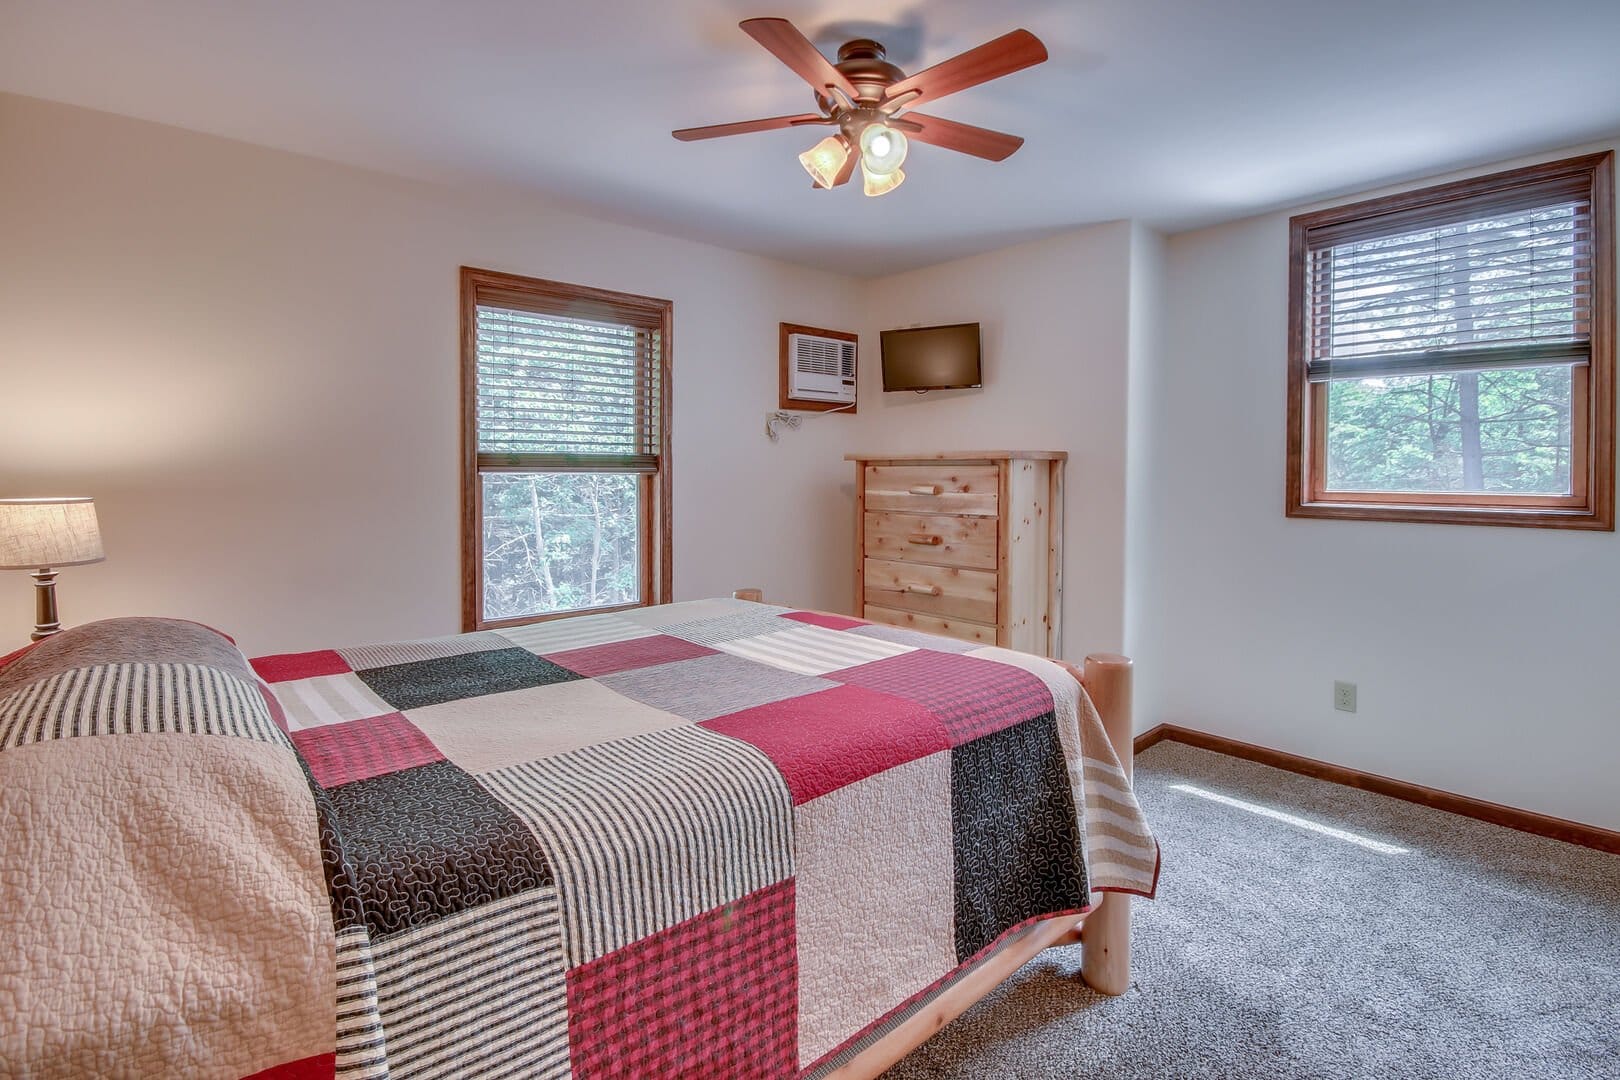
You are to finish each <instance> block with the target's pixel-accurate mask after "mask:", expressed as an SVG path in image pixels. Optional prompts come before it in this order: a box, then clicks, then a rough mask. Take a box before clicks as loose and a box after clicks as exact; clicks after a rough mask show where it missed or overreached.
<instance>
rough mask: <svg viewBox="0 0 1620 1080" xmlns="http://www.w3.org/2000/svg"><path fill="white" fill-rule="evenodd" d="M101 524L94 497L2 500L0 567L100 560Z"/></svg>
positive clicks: (28, 567)
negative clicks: (99, 523) (98, 522)
mask: <svg viewBox="0 0 1620 1080" xmlns="http://www.w3.org/2000/svg"><path fill="white" fill-rule="evenodd" d="M106 557H107V556H106V553H105V552H103V551H102V550H101V527H100V526H99V525H97V524H96V504H95V502H94V501H92V500H90V499H0V570H39V569H42V568H44V567H54V566H80V565H83V564H84V563H93V562H100V561H101V560H102V559H105V558H106Z"/></svg>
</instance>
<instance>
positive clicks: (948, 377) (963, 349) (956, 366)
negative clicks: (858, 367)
mask: <svg viewBox="0 0 1620 1080" xmlns="http://www.w3.org/2000/svg"><path fill="white" fill-rule="evenodd" d="M881 338H882V347H883V389H884V390H960V389H962V388H964V387H969V386H981V385H983V384H982V383H981V382H980V380H979V324H978V323H976V322H975V323H957V324H955V325H954V326H919V327H915V328H913V329H910V330H885V331H883V333H882V335H881Z"/></svg>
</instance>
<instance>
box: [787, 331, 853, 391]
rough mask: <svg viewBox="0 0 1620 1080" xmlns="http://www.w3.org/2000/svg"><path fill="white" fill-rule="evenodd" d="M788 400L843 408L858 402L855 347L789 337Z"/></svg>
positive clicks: (827, 339)
mask: <svg viewBox="0 0 1620 1080" xmlns="http://www.w3.org/2000/svg"><path fill="white" fill-rule="evenodd" d="M788 399H789V400H790V401H816V402H829V401H830V402H834V403H836V404H840V405H843V404H847V403H848V402H852V401H854V400H855V343H854V342H853V341H843V340H841V339H839V338H830V337H817V336H815V335H814V334H789V335H788Z"/></svg>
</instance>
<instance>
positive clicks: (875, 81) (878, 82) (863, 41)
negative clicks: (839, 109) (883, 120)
mask: <svg viewBox="0 0 1620 1080" xmlns="http://www.w3.org/2000/svg"><path fill="white" fill-rule="evenodd" d="M886 55H887V53H886V52H885V50H884V48H883V46H882V45H881V44H879V43H878V42H876V41H873V40H872V39H871V38H856V39H855V40H854V41H846V42H844V43H843V44H842V45H840V46H839V47H838V63H836V64H834V65H833V67H835V68H837V69H838V70H839V71H841V72H843V73H844V78H846V79H848V80H849V81H850V82H852V83H854V84H855V90H856V93H858V94H859V95H860V98H859V100H860V101H862V102H874V103H875V102H878V101H881V100H882V98H883V91H884V90H885V89H887V88H888V87H889V86H891V85H893V84H894V83H897V82H899V81H900V80H901V79H903V78H905V77H906V73H905V72H903V71H901V70H900V69H899V68H897V67H895V66H894V65H893V64H891V63H889V62H888V61H887V60H885V59H884V57H885V56H886Z"/></svg>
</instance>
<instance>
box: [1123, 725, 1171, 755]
mask: <svg viewBox="0 0 1620 1080" xmlns="http://www.w3.org/2000/svg"><path fill="white" fill-rule="evenodd" d="M1169 735H1170V725H1169V724H1159V725H1158V726H1156V727H1150V728H1148V729H1147V730H1146V731H1144V732H1142V734H1140V735H1138V736H1137V737H1136V738H1134V739H1132V740H1131V750H1132V751H1133V752H1134V753H1138V754H1140V753H1141V752H1142V751H1144V750H1146V749H1147V748H1148V747H1150V746H1152V745H1153V744H1154V743H1156V742H1163V741H1164V740H1165V739H1166V738H1168V737H1169Z"/></svg>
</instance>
